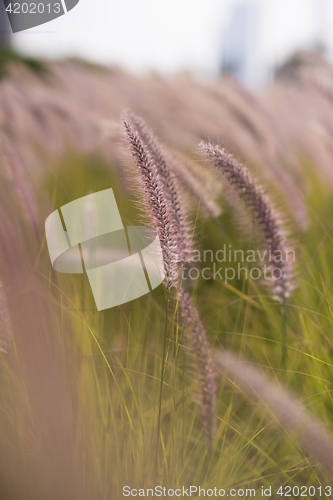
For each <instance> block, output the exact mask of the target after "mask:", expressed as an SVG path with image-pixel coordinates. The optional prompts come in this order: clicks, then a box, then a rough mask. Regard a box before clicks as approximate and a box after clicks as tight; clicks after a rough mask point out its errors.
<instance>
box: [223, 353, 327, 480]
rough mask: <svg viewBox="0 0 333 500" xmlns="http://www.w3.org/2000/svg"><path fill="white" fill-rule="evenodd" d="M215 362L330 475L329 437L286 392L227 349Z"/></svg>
mask: <svg viewBox="0 0 333 500" xmlns="http://www.w3.org/2000/svg"><path fill="white" fill-rule="evenodd" d="M215 360H216V365H217V367H218V368H219V369H220V370H221V371H222V373H223V374H225V375H226V376H228V378H229V379H230V380H231V381H232V383H233V384H235V386H236V387H238V388H239V389H240V390H241V391H242V392H243V393H244V394H245V396H246V397H247V398H249V399H250V400H252V401H255V402H257V403H260V407H261V408H263V409H264V411H265V412H267V413H268V414H269V415H270V416H273V417H274V418H276V419H277V420H278V422H279V423H280V425H281V426H282V427H283V428H284V429H286V430H287V431H288V432H290V433H292V435H293V437H294V438H295V439H296V441H297V443H298V445H299V447H300V448H301V450H304V452H306V453H307V454H309V455H313V456H315V457H316V459H317V460H318V461H319V462H320V464H321V466H322V467H323V469H324V470H325V472H326V473H327V474H328V476H329V477H330V478H331V479H332V478H333V438H332V436H331V435H330V434H329V433H328V432H327V431H326V430H325V429H324V428H323V426H322V425H321V424H319V423H318V422H316V421H315V419H314V418H313V417H311V416H310V415H309V413H308V411H307V410H306V409H305V408H304V407H303V406H302V405H301V404H300V403H299V402H298V401H297V400H296V399H295V397H294V396H292V395H291V394H289V392H288V391H286V390H285V389H283V388H281V387H280V386H278V385H277V384H276V383H275V382H273V381H271V380H269V379H268V378H267V377H266V376H265V375H264V374H263V372H262V371H261V370H259V369H258V368H256V367H255V366H251V365H250V364H249V363H246V362H244V361H241V360H239V359H238V357H237V356H235V355H233V354H232V353H229V352H219V353H218V354H217V355H216V357H215Z"/></svg>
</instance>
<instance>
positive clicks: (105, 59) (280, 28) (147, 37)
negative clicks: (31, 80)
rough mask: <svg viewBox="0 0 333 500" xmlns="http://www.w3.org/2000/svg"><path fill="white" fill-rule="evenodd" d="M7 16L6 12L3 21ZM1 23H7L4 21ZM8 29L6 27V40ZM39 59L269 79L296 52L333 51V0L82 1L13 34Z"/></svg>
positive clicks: (252, 81) (16, 43)
mask: <svg viewBox="0 0 333 500" xmlns="http://www.w3.org/2000/svg"><path fill="white" fill-rule="evenodd" d="M2 17H3V13H1V18H2ZM2 24H6V23H5V22H3V23H2ZM9 31H10V30H9V29H8V28H7V29H6V28H5V27H4V26H2V27H1V34H0V36H1V38H2V39H3V38H6V36H5V35H7V34H9V33H8V32H9ZM11 43H12V45H13V47H14V48H15V49H16V50H18V51H19V52H22V53H23V54H25V55H30V56H32V55H34V56H38V57H47V58H49V57H52V58H59V57H68V56H71V57H73V56H75V57H81V58H85V59H89V60H91V61H94V62H99V63H101V62H102V63H106V64H115V65H119V66H121V67H123V68H125V69H127V70H130V71H132V72H136V73H144V72H147V71H150V70H155V71H158V72H162V73H169V72H175V71H180V70H188V71H191V72H194V73H195V74H197V75H198V76H206V77H207V76H208V77H213V76H218V75H219V74H221V73H223V72H229V73H232V74H235V75H236V76H237V78H239V79H240V80H241V81H242V82H243V83H244V84H245V85H247V86H249V87H254V86H257V85H264V84H265V83H267V82H269V81H270V80H271V78H272V75H273V74H274V72H275V71H276V69H277V68H278V67H279V66H280V65H281V64H283V62H284V61H286V59H288V58H289V57H290V56H291V55H292V54H293V53H294V52H295V51H297V50H299V49H307V50H312V51H316V52H320V53H324V54H326V55H327V57H329V58H332V54H333V4H332V2H330V0H279V1H276V0H206V1H205V2H203V1H202V0H181V1H179V0H159V1H158V2H156V1H154V0H141V1H137V0H123V1H120V0H114V1H111V2H110V1H109V0H99V2H98V4H94V5H93V3H92V1H91V0H80V2H79V4H78V5H77V6H76V7H75V10H72V11H71V12H69V13H68V14H67V15H65V16H62V17H60V18H58V19H56V20H54V21H52V22H50V23H47V24H45V25H43V26H40V27H37V28H34V29H30V30H27V31H26V32H21V33H19V34H15V35H14V36H12V37H11Z"/></svg>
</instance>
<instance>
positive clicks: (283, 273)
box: [200, 142, 293, 302]
mask: <svg viewBox="0 0 333 500" xmlns="http://www.w3.org/2000/svg"><path fill="white" fill-rule="evenodd" d="M200 147H201V148H202V149H203V150H204V152H205V154H206V156H207V158H208V159H209V160H210V161H211V162H212V163H213V165H214V166H215V167H216V168H217V169H218V170H219V171H220V172H221V173H222V175H223V176H224V177H225V179H226V180H227V181H228V182H229V183H230V184H231V185H232V187H233V189H234V190H235V192H236V193H237V194H238V196H239V198H240V199H241V200H242V201H243V203H244V205H245V206H246V208H247V209H248V210H249V211H250V213H251V215H252V218H253V221H254V223H255V226H256V227H257V229H258V230H259V233H260V234H261V237H262V239H263V242H264V243H265V245H266V247H267V248H269V250H270V252H269V254H270V255H271V256H272V257H273V258H272V259H271V260H270V261H269V262H268V266H267V271H268V272H270V273H271V275H270V279H269V280H268V282H269V284H270V285H271V287H272V292H273V297H274V299H276V300H278V301H279V302H284V301H285V300H286V299H287V298H288V297H289V296H290V291H291V290H292V288H293V284H292V269H291V262H290V260H287V259H281V261H280V260H279V261H277V259H274V257H276V255H277V254H279V255H285V256H288V255H289V254H288V250H289V248H288V246H287V244H286V233H285V231H284V229H283V228H282V223H281V221H280V219H279V217H278V215H277V213H276V211H275V209H274V207H273V205H272V203H271V200H270V198H269V197H268V195H267V194H266V193H265V192H264V191H263V189H262V187H261V186H260V185H259V184H258V183H257V182H256V180H255V179H254V177H253V176H252V175H251V173H250V172H249V170H248V169H247V168H246V167H245V166H244V165H242V164H241V163H240V162H238V161H237V160H236V159H235V158H233V156H232V155H230V154H229V153H227V152H226V151H225V150H224V149H221V148H220V147H219V146H212V145H211V144H209V143H205V142H202V143H201V144H200ZM273 270H275V273H274V274H273ZM276 270H278V271H279V273H278V274H279V276H277V272H276Z"/></svg>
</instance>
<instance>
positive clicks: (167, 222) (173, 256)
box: [124, 120, 181, 292]
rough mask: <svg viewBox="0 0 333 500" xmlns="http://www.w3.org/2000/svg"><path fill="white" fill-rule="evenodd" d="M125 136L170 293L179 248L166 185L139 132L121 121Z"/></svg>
mask: <svg viewBox="0 0 333 500" xmlns="http://www.w3.org/2000/svg"><path fill="white" fill-rule="evenodd" d="M124 125H125V130H126V135H127V139H128V142H129V145H130V149H131V151H132V155H133V156H134V158H135V159H136V165H137V170H138V172H139V174H140V180H141V185H142V188H143V193H144V203H145V208H146V212H145V213H146V215H147V217H148V219H149V222H150V223H151V225H152V226H153V227H154V229H156V231H157V234H158V236H159V240H160V244H161V249H162V256H163V264H164V284H165V287H166V289H167V291H168V292H169V291H170V289H171V288H172V287H174V286H176V285H177V283H178V280H179V276H180V258H181V249H180V247H179V239H178V236H177V226H176V224H175V221H174V216H173V212H172V211H171V210H170V202H169V198H168V196H167V195H166V192H165V187H164V185H163V183H162V182H161V179H160V176H159V175H158V171H157V167H156V162H155V158H154V155H153V153H152V152H150V151H149V150H147V148H146V147H145V145H144V143H143V141H142V139H141V137H140V135H139V133H138V132H137V131H135V130H133V128H132V127H131V125H130V124H129V123H128V122H127V121H126V120H124Z"/></svg>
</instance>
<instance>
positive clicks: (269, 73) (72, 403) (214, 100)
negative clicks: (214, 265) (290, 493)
mask: <svg viewBox="0 0 333 500" xmlns="http://www.w3.org/2000/svg"><path fill="white" fill-rule="evenodd" d="M0 44H1V48H0V387H1V391H0V499H1V500H21V499H22V500H59V499H64V500H67V499H69V500H85V499H87V500H91V499H98V500H100V499H101V500H110V499H113V498H115V499H118V498H121V497H122V487H123V485H124V484H126V482H128V484H131V485H133V487H140V486H142V485H143V484H144V485H146V486H151V485H156V484H164V482H165V483H168V484H169V485H170V487H175V486H176V485H188V484H193V481H196V482H197V483H198V484H201V486H202V487H208V488H211V487H212V486H213V487H214V486H219V487H221V488H222V487H223V488H226V489H227V488H231V487H235V486H242V487H243V486H244V485H246V486H247V487H250V486H252V485H253V487H256V488H257V489H259V488H261V487H262V486H264V487H265V488H268V487H269V486H274V487H275V490H274V491H275V492H276V491H277V490H278V488H279V486H281V484H287V485H288V484H296V485H307V486H309V487H310V486H313V485H316V486H317V487H318V488H319V487H321V485H324V484H332V480H333V466H332V464H333V460H332V459H331V458H330V456H331V455H330V454H331V453H332V450H333V444H332V441H333V438H332V435H333V425H332V422H333V398H332V388H331V386H332V385H333V372H332V354H333V343H332V321H333V320H332V311H333V306H332V304H333V286H332V284H333V272H332V248H333V238H332V236H331V231H332V230H333V226H332V214H333V168H332V166H333V140H332V137H333V68H332V64H331V63H332V59H333V3H332V1H330V0H200V1H199V0H98V2H97V1H95V2H93V1H92V0H80V2H79V3H78V5H77V6H76V7H75V8H73V9H72V10H71V11H70V12H68V13H67V14H66V15H63V16H62V17H59V18H58V19H56V20H54V21H51V22H49V23H47V24H44V25H42V26H38V27H36V28H33V29H30V30H27V31H24V32H20V33H16V34H12V33H11V29H10V26H9V23H8V19H7V16H6V13H5V11H4V5H3V2H2V0H0ZM127 109H130V110H132V111H133V112H134V113H136V114H137V115H139V116H141V117H142V118H143V119H144V120H145V121H146V122H147V124H148V125H149V127H151V129H152V130H153V132H154V134H155V135H156V137H157V139H158V140H159V141H160V142H161V143H162V147H163V151H164V153H165V154H166V158H167V161H166V164H167V165H168V167H169V168H170V172H171V174H170V175H171V177H172V179H173V181H174V183H175V186H176V191H177V193H178V196H179V199H180V201H181V203H180V204H181V205H182V206H183V208H184V211H185V212H186V217H185V219H186V220H188V221H189V226H190V228H191V231H192V229H193V232H194V242H195V245H197V247H198V249H199V250H200V251H202V250H203V251H204V250H206V249H208V250H211V251H214V252H215V251H217V250H218V249H221V248H223V246H224V245H225V244H230V246H232V247H233V248H234V249H247V248H251V249H252V248H257V247H258V245H259V243H258V239H257V238H256V234H255V228H254V227H253V226H254V225H255V224H253V221H252V219H251V218H250V217H249V213H248V210H244V207H243V206H242V203H241V199H239V197H237V196H236V193H233V190H232V186H231V189H230V186H228V185H227V184H226V183H225V179H224V178H223V177H222V176H221V175H220V173H217V172H216V171H215V170H214V169H213V168H212V167H210V166H209V164H208V163H207V161H205V159H204V158H203V157H202V156H200V154H199V152H198V144H199V142H200V141H202V140H207V139H208V140H209V141H214V143H215V144H220V145H222V146H223V147H225V148H226V150H227V151H229V152H231V153H233V154H234V156H235V157H236V158H237V159H239V160H240V161H242V162H244V163H245V164H246V166H247V167H248V168H249V169H250V170H251V172H252V174H253V176H255V177H256V179H257V180H258V183H259V184H260V185H263V186H264V189H265V191H266V193H267V194H268V195H269V197H270V199H271V202H272V204H273V205H274V206H275V207H276V210H277V213H278V217H277V219H278V221H279V223H280V221H282V222H283V223H284V224H285V226H286V228H287V231H286V234H287V238H288V242H287V243H288V245H290V246H291V247H292V248H295V251H296V255H297V263H296V265H295V269H294V275H295V276H292V279H293V280H294V281H295V289H294V288H293V290H292V292H291V296H290V299H289V301H288V303H287V304H284V305H283V308H281V307H280V304H279V303H278V302H277V301H276V300H275V299H274V296H273V295H272V289H271V288H269V287H264V286H263V285H262V283H260V282H256V281H255V280H251V279H243V278H241V279H239V278H234V279H233V280H232V281H231V282H230V283H228V284H226V283H224V282H223V281H222V280H218V279H212V280H210V281H206V280H204V279H201V278H199V279H198V280H195V281H193V283H191V286H192V287H191V290H190V293H191V294H192V296H193V301H194V302H196V304H197V306H198V317H199V316H201V318H202V324H203V325H204V329H205V331H206V333H207V346H208V348H207V349H208V350H209V349H210V348H211V351H212V352H215V351H217V350H219V349H223V350H224V351H225V352H226V353H228V352H231V353H234V354H235V353H236V355H237V358H238V357H239V358H242V359H245V360H248V361H249V362H250V363H251V364H252V368H253V369H255V370H258V374H257V375H256V379H257V380H259V382H260V381H261V380H263V385H264V386H265V384H266V382H265V380H266V379H265V377H263V375H265V376H267V377H268V378H269V379H276V381H277V382H278V384H279V385H281V387H283V388H285V389H286V391H290V393H292V395H293V396H290V397H289V396H288V397H287V403H288V404H287V407H288V408H290V405H289V403H290V400H291V399H292V401H293V402H294V407H295V408H296V413H297V414H299V408H300V407H301V405H303V406H304V412H305V413H306V418H305V419H304V422H305V421H306V422H308V421H309V420H308V417H309V418H310V417H311V418H313V419H314V421H315V422H316V425H317V424H318V426H319V427H320V428H324V429H325V431H326V434H325V435H324V437H325V439H323V434H321V433H320V432H317V429H318V427H316V425H315V426H314V427H312V429H313V432H312V434H311V432H310V434H309V433H307V430H308V429H306V428H305V427H304V426H303V427H302V425H303V424H302V425H300V426H298V425H297V426H295V429H294V427H293V425H292V424H291V425H290V421H289V424H288V421H286V420H285V423H286V422H287V425H283V422H282V425H280V424H279V423H278V421H279V420H281V419H279V412H277V414H275V413H274V412H273V415H272V414H271V413H270V415H269V417H268V418H267V416H266V414H265V411H264V410H265V408H264V407H265V405H264V404H257V401H256V400H253V397H252V396H253V391H252V395H251V391H250V393H247V392H246V390H245V389H244V390H243V389H242V390H241V391H239V387H238V386H237V384H236V383H233V382H232V383H230V379H229V378H227V377H226V376H225V372H223V374H222V372H219V373H218V375H217V378H218V382H221V383H220V384H219V394H218V398H217V404H216V407H215V406H214V407H213V406H212V410H211V411H212V412H214V414H215V417H216V423H217V425H216V434H215V426H213V425H212V426H211V429H209V430H210V434H211V435H212V442H213V445H212V448H211V454H210V455H209V454H208V453H207V450H208V449H207V446H206V441H205V438H204V434H203V427H204V425H203V419H202V418H201V407H200V406H201V403H200V402H201V401H202V399H200V394H199V395H198V392H200V391H198V386H200V384H198V381H199V382H200V377H199V376H198V370H197V367H196V366H194V364H193V363H192V355H193V352H192V351H193V349H192V347H191V343H190V342H189V341H188V339H187V338H185V337H186V336H185V335H184V340H183V337H182V335H183V329H182V327H183V324H181V320H180V319H179V316H178V309H177V304H176V300H174V299H175V296H174V297H172V296H171V299H170V305H169V315H168V313H167V312H166V304H165V294H164V290H163V287H162V286H160V287H159V288H158V289H156V290H154V291H153V292H152V293H150V294H148V295H146V296H144V297H142V298H140V299H137V300H135V301H132V302H130V303H128V304H125V305H122V306H119V307H115V308H112V309H110V310H107V311H103V312H100V313H99V312H97V310H96V307H95V304H94V301H93V297H92V294H91V290H90V287H89V283H88V279H87V277H86V276H85V275H71V274H62V273H57V272H55V271H54V269H53V268H52V266H51V262H50V257H49V253H48V248H47V244H46V240H45V220H46V218H47V217H48V216H49V215H50V214H51V213H52V212H53V211H55V210H57V209H58V208H59V207H62V206H63V205H65V204H67V203H69V202H71V201H73V200H75V199H78V198H80V197H83V196H86V195H87V194H89V193H92V192H97V191H101V190H103V189H107V188H112V189H113V190H114V193H115V197H116V200H117V205H118V206H119V209H120V213H121V216H122V220H123V223H124V225H127V226H132V225H138V224H142V223H143V224H147V219H145V218H144V216H145V215H147V210H145V209H144V208H143V210H141V212H140V208H139V207H142V204H141V205H140V203H139V205H138V202H140V200H141V198H142V190H141V191H140V182H139V180H138V177H137V176H136V175H137V172H136V171H135V167H134V162H133V158H132V157H131V152H130V150H129V147H128V143H126V140H125V133H124V127H123V123H122V119H121V117H122V116H124V112H125V111H126V110H127ZM133 180H134V182H132V181H133ZM132 185H135V187H139V189H138V191H135V192H133V190H131V188H130V187H131V186H132ZM142 213H143V216H142ZM274 213H275V212H274ZM87 223H89V221H88V222H87ZM283 235H284V232H283ZM260 244H261V243H260ZM202 265H203V266H204V263H203V264H202ZM246 265H248V266H249V268H250V267H251V265H252V264H251V263H247V264H246ZM234 266H236V262H235V263H234ZM291 274H293V273H291ZM227 285H228V286H227ZM192 291H193V293H192ZM331 303H332V304H331ZM167 330H168V338H169V345H168V349H167V352H168V359H167V362H166V367H165V384H164V386H163V398H161V397H160V395H161V392H162V391H161V387H162V385H161V366H162V365H163V363H162V359H163V358H162V357H163V350H162V349H163V342H162V337H163V332H164V331H167ZM164 345H165V344H164ZM281 346H282V349H285V350H286V352H287V354H288V356H287V361H286V364H285V365H284V361H282V358H281ZM226 356H228V354H226ZM230 359H231V360H232V359H233V357H232V356H231V358H230ZM232 364H234V363H233V362H232ZM189 365H190V369H188V366H189ZM192 365H193V369H192ZM266 392H267V393H270V392H271V389H270V388H269V389H268V390H267V391H266ZM259 393H260V391H259ZM288 394H289V392H288ZM249 401H250V402H251V404H249ZM160 402H161V406H160V407H159V404H160ZM253 402H254V403H255V404H252V403H253ZM279 406H280V407H281V408H284V405H282V404H281V405H279ZM159 408H161V412H162V413H161V414H162V418H161V426H160V427H158V425H157V415H158V412H159ZM288 412H289V410H288ZM288 412H286V413H288ZM280 416H281V411H280ZM302 422H303V420H302ZM206 427H207V422H206ZM158 430H160V431H161V433H160V435H162V437H163V456H162V447H160V449H159V451H158V450H156V443H157V441H158V440H157V435H158ZM205 430H206V429H205ZM294 430H295V435H294V434H293V431H294ZM296 431H297V432H296ZM299 431H300V432H299ZM325 447H326V448H325ZM327 449H329V450H330V453H328V454H326V456H323V455H325V453H326V452H325V450H327ZM159 453H160V454H159ZM155 457H157V458H158V459H157V460H155ZM323 463H324V465H325V463H326V468H325V467H321V464H323ZM325 471H326V475H325ZM294 496H295V497H297V496H298V494H294Z"/></svg>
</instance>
